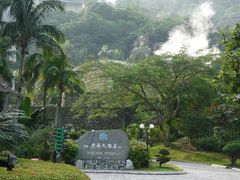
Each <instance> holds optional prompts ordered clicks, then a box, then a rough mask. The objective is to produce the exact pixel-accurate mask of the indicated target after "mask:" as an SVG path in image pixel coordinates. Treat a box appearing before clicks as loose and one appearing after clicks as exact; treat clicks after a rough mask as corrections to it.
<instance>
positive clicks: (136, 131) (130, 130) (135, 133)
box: [126, 123, 141, 139]
mask: <svg viewBox="0 0 240 180" xmlns="http://www.w3.org/2000/svg"><path fill="white" fill-rule="evenodd" d="M126 132H127V134H128V137H129V139H139V138H140V136H141V130H140V128H139V125H138V124H136V123H135V124H130V125H128V127H127V128H126Z"/></svg>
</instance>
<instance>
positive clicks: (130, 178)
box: [87, 161, 240, 180]
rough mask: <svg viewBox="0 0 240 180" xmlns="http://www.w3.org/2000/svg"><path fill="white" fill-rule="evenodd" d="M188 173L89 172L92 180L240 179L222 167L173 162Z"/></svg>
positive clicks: (239, 173)
mask: <svg viewBox="0 0 240 180" xmlns="http://www.w3.org/2000/svg"><path fill="white" fill-rule="evenodd" d="M171 164H175V165H177V166H179V167H181V168H182V169H184V171H186V172H187V174H184V175H135V174H114V173H87V175H88V176H89V177H90V178H91V179H92V180H240V172H239V171H236V170H232V169H224V168H221V167H215V166H209V165H203V164H195V163H184V162H175V161H174V162H173V161H172V162H171Z"/></svg>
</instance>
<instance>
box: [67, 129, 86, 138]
mask: <svg viewBox="0 0 240 180" xmlns="http://www.w3.org/2000/svg"><path fill="white" fill-rule="evenodd" d="M86 132H87V130H85V129H80V130H79V131H75V130H73V131H70V132H69V133H68V135H69V138H70V139H73V140H77V139H78V138H79V137H80V136H82V135H83V134H85V133H86Z"/></svg>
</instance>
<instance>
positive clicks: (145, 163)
mask: <svg viewBox="0 0 240 180" xmlns="http://www.w3.org/2000/svg"><path fill="white" fill-rule="evenodd" d="M129 159H131V160H132V162H133V165H134V167H135V168H143V167H149V160H150V155H149V152H148V151H147V149H146V144H145V143H141V142H138V141H132V142H131V143H130V153H129Z"/></svg>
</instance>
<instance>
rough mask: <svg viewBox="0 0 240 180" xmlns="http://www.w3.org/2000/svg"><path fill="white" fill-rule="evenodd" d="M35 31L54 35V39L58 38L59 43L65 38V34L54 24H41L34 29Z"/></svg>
mask: <svg viewBox="0 0 240 180" xmlns="http://www.w3.org/2000/svg"><path fill="white" fill-rule="evenodd" d="M34 31H35V32H41V33H43V34H44V33H46V34H48V35H49V36H51V37H53V38H54V39H56V40H57V42H59V43H63V42H64V40H65V38H64V34H63V33H62V32H61V31H60V30H58V29H57V28H56V27H55V26H52V25H47V24H45V25H39V26H37V27H36V29H35V30H34Z"/></svg>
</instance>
